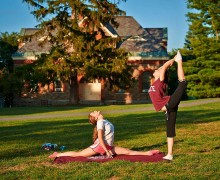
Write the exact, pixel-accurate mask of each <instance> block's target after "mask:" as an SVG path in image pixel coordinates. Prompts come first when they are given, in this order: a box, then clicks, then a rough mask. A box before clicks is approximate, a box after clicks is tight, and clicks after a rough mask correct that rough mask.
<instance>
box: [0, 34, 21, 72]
mask: <svg viewBox="0 0 220 180" xmlns="http://www.w3.org/2000/svg"><path fill="white" fill-rule="evenodd" d="M18 38H19V35H18V33H15V32H13V33H11V34H9V33H8V32H5V33H1V35H0V69H1V70H3V69H4V68H5V70H6V71H9V72H10V73H12V72H13V59H12V54H14V53H15V52H16V51H17V49H18Z"/></svg>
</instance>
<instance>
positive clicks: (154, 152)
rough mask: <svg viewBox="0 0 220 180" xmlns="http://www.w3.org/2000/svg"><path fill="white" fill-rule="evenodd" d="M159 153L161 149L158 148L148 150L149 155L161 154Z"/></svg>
mask: <svg viewBox="0 0 220 180" xmlns="http://www.w3.org/2000/svg"><path fill="white" fill-rule="evenodd" d="M159 153H160V150H157V149H155V150H150V151H147V155H148V156H152V155H154V154H159Z"/></svg>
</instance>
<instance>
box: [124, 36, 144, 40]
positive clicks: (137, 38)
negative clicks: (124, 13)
mask: <svg viewBox="0 0 220 180" xmlns="http://www.w3.org/2000/svg"><path fill="white" fill-rule="evenodd" d="M128 41H147V40H146V39H144V38H142V37H140V36H132V37H130V38H128Z"/></svg>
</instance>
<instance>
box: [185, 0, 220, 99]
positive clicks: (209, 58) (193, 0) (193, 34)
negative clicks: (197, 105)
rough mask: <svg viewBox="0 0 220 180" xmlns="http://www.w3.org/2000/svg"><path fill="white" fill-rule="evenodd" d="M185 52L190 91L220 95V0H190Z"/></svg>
mask: <svg viewBox="0 0 220 180" xmlns="http://www.w3.org/2000/svg"><path fill="white" fill-rule="evenodd" d="M187 5H188V8H189V9H190V10H191V11H190V12H189V13H188V14H187V17H188V21H189V22H190V24H189V31H188V34H187V37H186V44H185V48H186V50H187V51H185V55H186V57H187V59H191V60H188V61H187V63H186V64H185V65H186V69H185V71H186V75H187V80H188V89H189V91H188V95H189V96H192V97H196V98H207V97H220V88H219V87H220V68H219V67H220V44H219V34H220V8H219V7H220V1H219V0H188V3H187Z"/></svg>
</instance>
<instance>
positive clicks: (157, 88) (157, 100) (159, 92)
mask: <svg viewBox="0 0 220 180" xmlns="http://www.w3.org/2000/svg"><path fill="white" fill-rule="evenodd" d="M174 61H175V62H176V63H177V75H178V80H179V84H178V87H177V89H176V90H175V92H174V93H173V94H172V95H171V96H167V95H165V92H166V89H167V82H168V79H167V78H168V77H167V73H166V72H167V69H168V68H169V67H170V66H172V65H173V63H174ZM182 64H183V63H182V56H181V54H180V52H179V51H178V52H177V55H176V56H175V57H174V58H173V59H171V60H169V61H167V62H166V63H164V64H163V66H162V67H160V68H159V69H157V70H155V72H154V74H153V76H154V78H155V81H154V83H153V84H152V85H151V87H150V88H149V90H148V93H149V95H150V98H151V101H152V103H153V105H154V107H155V110H156V111H164V112H165V114H166V129H167V130H166V131H167V132H166V133H167V146H168V153H167V155H166V156H165V157H163V158H164V159H166V160H173V145H174V137H175V136H176V132H175V124H176V115H177V110H178V105H179V103H180V100H181V98H182V95H183V93H184V91H185V89H186V80H185V76H184V71H183V66H182Z"/></svg>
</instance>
